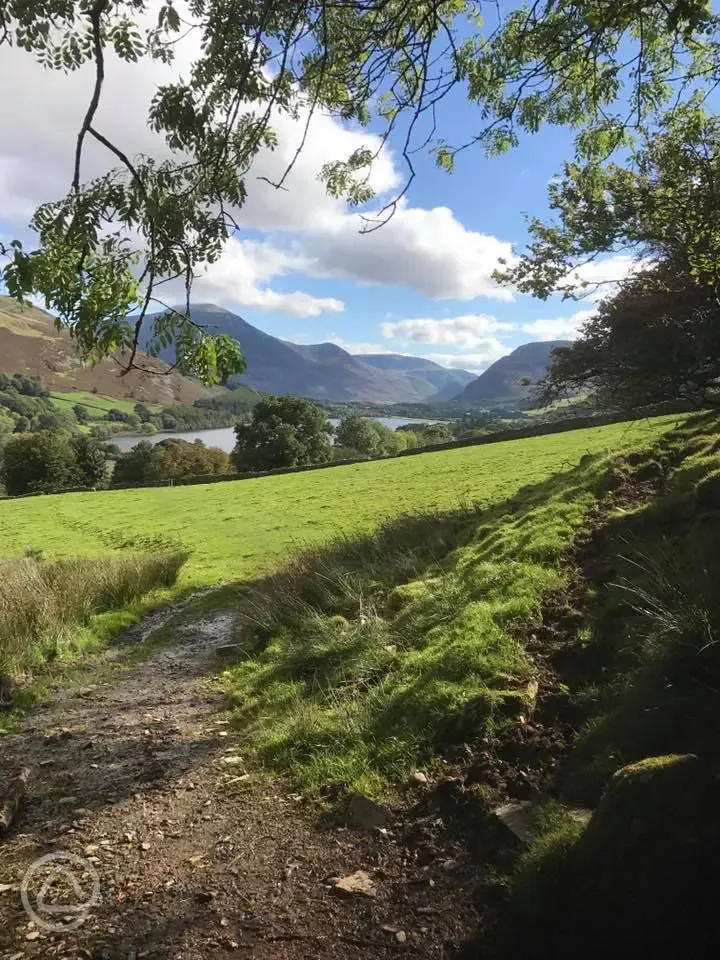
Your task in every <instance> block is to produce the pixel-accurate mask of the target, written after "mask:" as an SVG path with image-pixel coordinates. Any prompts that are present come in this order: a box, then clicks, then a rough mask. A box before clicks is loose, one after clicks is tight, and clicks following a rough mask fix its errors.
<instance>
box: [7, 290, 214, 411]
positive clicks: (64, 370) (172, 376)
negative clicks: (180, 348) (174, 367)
mask: <svg viewBox="0 0 720 960" xmlns="http://www.w3.org/2000/svg"><path fill="white" fill-rule="evenodd" d="M138 362H142V365H143V366H144V367H147V368H148V369H150V370H153V371H154V373H143V372H142V371H140V370H131V371H130V373H128V374H127V375H126V376H124V377H121V376H119V372H120V368H119V367H118V365H117V363H115V361H114V360H112V359H107V360H103V361H101V362H100V363H98V364H97V365H96V366H94V367H92V366H89V365H86V364H84V363H83V362H82V361H81V360H80V358H79V357H78V355H77V353H76V351H75V347H74V344H73V342H72V340H71V339H70V336H69V334H68V333H65V332H60V331H58V330H57V329H56V327H55V321H54V319H53V317H52V316H51V315H50V314H49V313H46V312H45V311H44V310H40V309H38V308H37V307H31V306H26V307H21V306H20V305H19V304H18V303H17V301H16V300H13V299H12V298H10V297H3V296H0V372H2V373H24V374H26V375H27V376H39V377H42V379H43V381H44V382H45V383H46V384H47V385H48V386H49V387H50V388H51V389H52V390H55V391H58V392H61V391H64V392H68V391H76V390H77V391H88V392H93V393H98V394H100V395H101V396H103V397H114V398H116V399H118V400H123V399H131V400H136V401H138V402H142V403H158V404H162V405H163V406H171V405H173V404H176V403H192V402H193V401H194V400H197V399H198V397H200V396H201V395H202V393H203V390H202V387H201V386H200V385H199V384H198V383H196V382H195V381H193V380H189V379H188V378H187V377H181V376H180V374H179V373H175V372H172V373H168V374H167V375H166V376H158V375H157V374H162V373H163V372H165V371H167V369H168V368H167V364H165V363H164V362H163V361H161V360H156V359H154V358H152V357H148V356H145V355H144V354H141V355H140V357H139V358H138Z"/></svg>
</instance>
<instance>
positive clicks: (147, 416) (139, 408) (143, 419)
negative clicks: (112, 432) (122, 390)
mask: <svg viewBox="0 0 720 960" xmlns="http://www.w3.org/2000/svg"><path fill="white" fill-rule="evenodd" d="M134 409H135V416H136V417H137V418H138V420H139V421H140V423H149V422H150V421H151V420H152V416H153V415H152V412H151V411H150V410H148V408H147V407H146V406H145V404H144V403H136V404H135V408H134Z"/></svg>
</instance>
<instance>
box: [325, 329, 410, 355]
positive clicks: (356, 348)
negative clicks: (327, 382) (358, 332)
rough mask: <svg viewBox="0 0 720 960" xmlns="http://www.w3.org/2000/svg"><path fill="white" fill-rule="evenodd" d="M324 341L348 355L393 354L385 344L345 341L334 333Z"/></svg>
mask: <svg viewBox="0 0 720 960" xmlns="http://www.w3.org/2000/svg"><path fill="white" fill-rule="evenodd" d="M325 339H326V340H327V341H328V342H329V343H335V344H337V346H338V347H342V348H343V350H347V352H348V353H355V354H362V353H395V351H394V350H388V348H387V344H382V343H372V342H368V341H367V340H346V339H345V338H344V337H340V336H338V335H337V334H336V333H333V334H331V335H330V336H329V337H326V338H325ZM360 359H361V360H362V357H360Z"/></svg>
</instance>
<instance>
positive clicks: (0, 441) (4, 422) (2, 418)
mask: <svg viewBox="0 0 720 960" xmlns="http://www.w3.org/2000/svg"><path fill="white" fill-rule="evenodd" d="M14 430H15V421H14V420H13V418H12V417H11V416H10V414H9V413H6V412H5V411H4V410H3V409H2V407H0V450H1V449H2V447H3V445H4V444H5V441H6V440H7V439H8V437H10V436H11V435H12V433H13V431H14Z"/></svg>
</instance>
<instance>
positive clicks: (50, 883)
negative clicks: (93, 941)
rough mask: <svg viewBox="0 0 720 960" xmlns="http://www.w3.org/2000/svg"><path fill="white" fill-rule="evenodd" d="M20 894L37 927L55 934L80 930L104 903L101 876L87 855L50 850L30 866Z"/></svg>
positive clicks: (26, 910)
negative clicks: (101, 903) (102, 902)
mask: <svg viewBox="0 0 720 960" xmlns="http://www.w3.org/2000/svg"><path fill="white" fill-rule="evenodd" d="M20 897H21V899H22V904H23V907H25V912H26V913H27V915H28V916H29V917H30V919H31V920H32V921H33V922H34V923H35V924H36V926H38V927H42V928H43V929H44V930H51V931H53V932H55V933H64V932H67V931H68V930H77V929H78V927H81V926H82V925H83V923H85V921H86V920H87V918H88V917H89V916H90V911H91V910H92V908H93V907H96V906H97V905H98V904H99V903H100V877H99V876H98V873H97V870H96V869H95V867H94V866H93V865H92V864H91V863H89V862H88V861H87V860H85V859H83V857H78V856H77V855H76V854H74V853H67V852H66V851H58V852H57V853H48V854H46V855H45V856H44V857H40V859H39V860H35V862H34V863H32V864H31V865H30V867H29V868H28V870H27V872H26V874H25V876H24V877H23V881H22V885H21V887H20Z"/></svg>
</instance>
